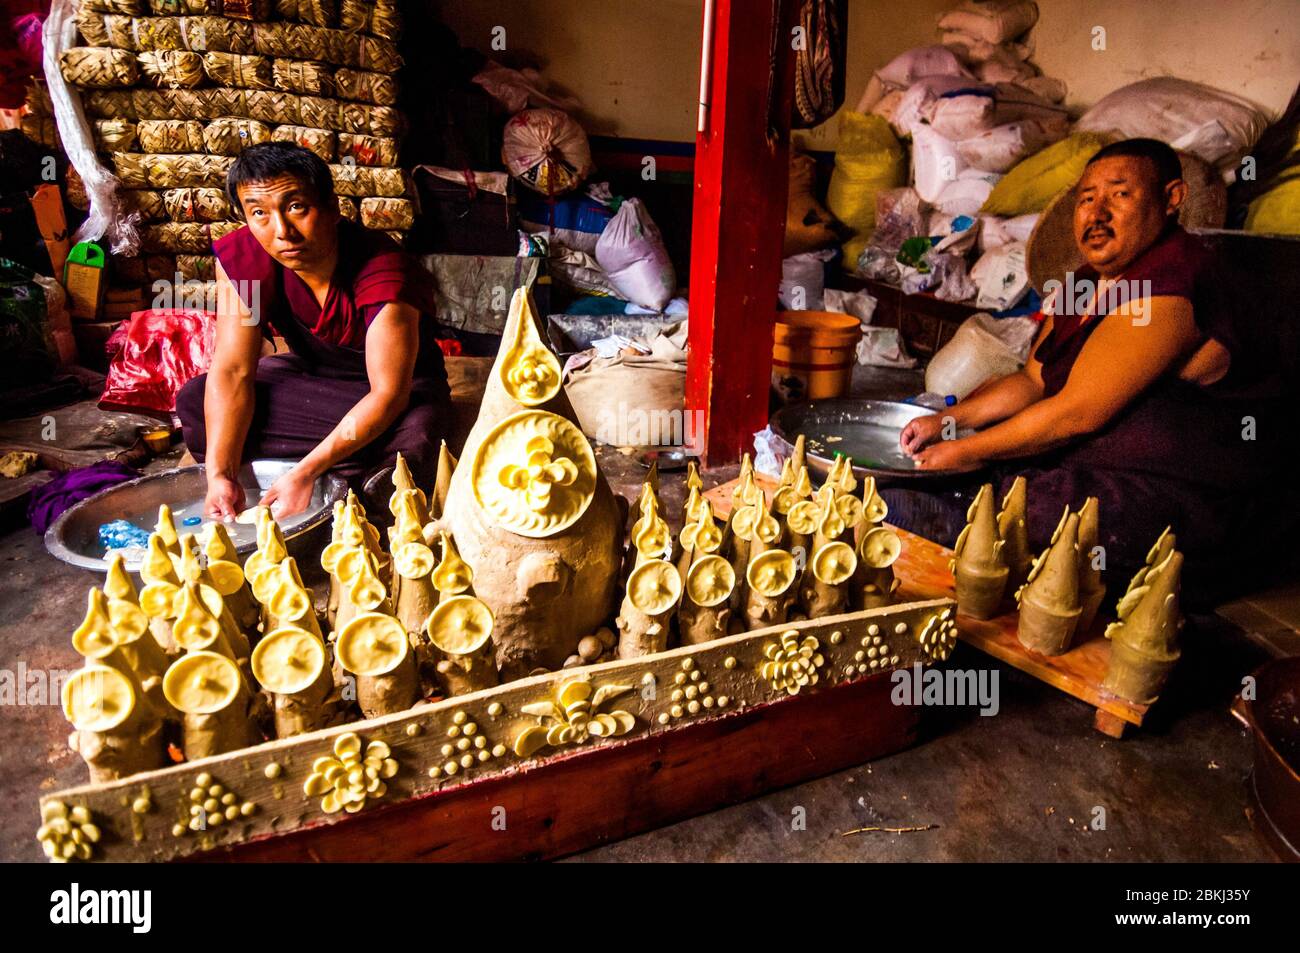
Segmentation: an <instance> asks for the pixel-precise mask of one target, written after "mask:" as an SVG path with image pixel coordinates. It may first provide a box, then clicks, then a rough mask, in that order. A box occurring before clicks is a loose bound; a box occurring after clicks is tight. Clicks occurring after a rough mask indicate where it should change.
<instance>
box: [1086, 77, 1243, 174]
mask: <svg viewBox="0 0 1300 953" xmlns="http://www.w3.org/2000/svg"><path fill="white" fill-rule="evenodd" d="M1267 125H1268V120H1267V119H1266V118H1265V116H1264V114H1263V113H1262V112H1260V111H1259V110H1258V109H1256V108H1255V106H1254V105H1253V104H1251V103H1250V102H1248V101H1247V100H1245V99H1242V98H1241V97H1240V96H1234V95H1232V94H1231V93H1226V92H1224V91H1223V90H1221V89H1215V88H1214V87H1212V86H1206V85H1204V84H1202V83H1193V82H1190V81H1188V80H1185V79H1175V78H1174V77H1172V76H1160V77H1157V78H1155V79H1144V80H1140V81H1139V82H1136V83H1131V84H1129V85H1128V86H1123V87H1121V88H1119V89H1117V90H1115V92H1113V93H1111V94H1110V95H1109V96H1105V97H1103V98H1102V99H1101V100H1100V101H1099V102H1098V103H1097V104H1096V105H1095V106H1093V107H1092V108H1091V109H1089V110H1088V111H1087V112H1086V113H1084V114H1083V116H1082V117H1080V119H1079V122H1078V123H1077V124H1076V126H1075V129H1076V130H1077V131H1080V132H1100V133H1110V134H1113V135H1116V136H1118V137H1119V138H1121V139H1130V138H1134V137H1139V136H1141V137H1147V138H1151V139H1159V140H1160V141H1161V142H1167V143H1169V145H1171V146H1173V147H1174V148H1175V149H1179V150H1182V151H1183V152H1189V153H1191V154H1192V155H1194V156H1196V157H1197V158H1199V159H1203V160H1204V161H1206V162H1208V163H1210V164H1211V165H1213V166H1216V167H1217V168H1218V169H1219V171H1220V172H1222V173H1224V175H1225V177H1227V176H1229V175H1231V174H1234V173H1235V171H1236V167H1237V164H1238V163H1239V162H1240V161H1241V158H1242V156H1244V155H1245V154H1246V153H1247V152H1249V151H1250V148H1251V147H1252V146H1253V145H1254V144H1255V143H1256V142H1258V141H1259V137H1260V135H1261V134H1262V133H1263V132H1264V127H1265V126H1267Z"/></svg>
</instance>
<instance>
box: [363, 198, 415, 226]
mask: <svg viewBox="0 0 1300 953" xmlns="http://www.w3.org/2000/svg"><path fill="white" fill-rule="evenodd" d="M361 224H362V225H364V226H365V227H366V228H376V229H379V230H380V231H390V230H392V229H408V228H410V227H411V226H412V225H414V224H415V206H414V205H412V204H411V200H410V199H378V198H368V199H362V200H361Z"/></svg>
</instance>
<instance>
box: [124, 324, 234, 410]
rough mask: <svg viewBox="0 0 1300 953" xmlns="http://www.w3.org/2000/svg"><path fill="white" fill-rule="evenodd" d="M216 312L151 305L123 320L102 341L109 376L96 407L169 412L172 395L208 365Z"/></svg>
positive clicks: (171, 405) (173, 400)
mask: <svg viewBox="0 0 1300 953" xmlns="http://www.w3.org/2000/svg"><path fill="white" fill-rule="evenodd" d="M216 327H217V321H216V315H214V314H212V313H211V312H210V311H196V310H187V309H175V310H173V309H168V308H154V309H152V310H150V311H137V312H135V314H133V315H131V317H130V318H129V319H127V320H126V321H123V322H122V323H121V324H120V325H119V326H118V328H117V330H116V331H114V332H113V334H112V336H111V337H110V338H109V339H108V343H107V344H106V345H105V347H106V349H107V350H108V353H109V365H108V378H107V380H105V382H104V393H103V395H102V396H101V397H100V398H99V406H100V407H101V408H103V409H105V410H108V409H118V410H136V411H145V412H149V413H157V414H170V413H171V412H172V411H173V410H174V409H175V407H176V394H177V393H178V392H179V391H180V389H181V388H182V387H184V386H185V384H186V383H188V382H189V381H190V379H191V378H194V377H197V376H198V375H199V374H202V373H204V372H205V371H206V370H207V369H208V365H209V364H210V363H212V347H213V339H214V337H215V335H216Z"/></svg>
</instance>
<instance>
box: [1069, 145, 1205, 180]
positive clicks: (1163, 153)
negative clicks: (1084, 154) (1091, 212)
mask: <svg viewBox="0 0 1300 953" xmlns="http://www.w3.org/2000/svg"><path fill="white" fill-rule="evenodd" d="M1120 156H1132V157H1134V158H1138V159H1148V160H1150V162H1151V166H1152V168H1154V169H1155V173H1156V189H1157V191H1160V192H1163V191H1164V190H1165V186H1166V185H1168V184H1169V183H1170V182H1173V181H1175V180H1177V179H1181V178H1182V177H1183V164H1182V163H1181V162H1179V161H1178V153H1177V152H1175V151H1174V150H1173V148H1172V147H1171V146H1169V144H1168V143H1164V142H1161V141H1160V140H1159V139H1121V140H1120V141H1119V142H1112V143H1111V144H1110V145H1108V146H1102V147H1101V148H1100V149H1098V150H1097V152H1096V154H1094V155H1093V157H1092V158H1091V159H1089V160H1088V165H1092V164H1093V163H1094V162H1100V161H1101V160H1102V159H1113V158H1118V157H1120Z"/></svg>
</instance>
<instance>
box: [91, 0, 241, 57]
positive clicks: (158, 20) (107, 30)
mask: <svg viewBox="0 0 1300 953" xmlns="http://www.w3.org/2000/svg"><path fill="white" fill-rule="evenodd" d="M254 26H255V24H252V23H247V22H245V21H244V20H232V19H230V18H229V17H214V16H185V17H129V16H120V15H117V14H113V13H96V12H94V11H93V10H87V9H86V8H84V7H83V8H82V9H81V11H80V12H79V13H78V14H77V29H79V30H80V31H81V35H82V36H84V37H85V38H86V41H87V42H88V43H90V44H91V45H92V46H112V47H116V48H117V49H121V50H133V51H135V52H137V53H141V52H146V51H149V50H191V51H193V52H196V53H204V52H208V51H213V50H215V51H219V52H224V53H252V52H253V27H254Z"/></svg>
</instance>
